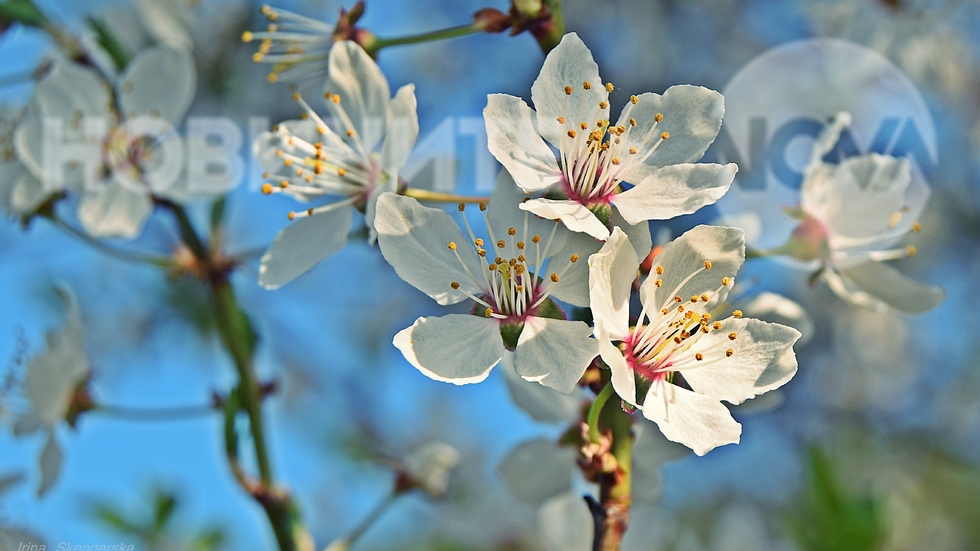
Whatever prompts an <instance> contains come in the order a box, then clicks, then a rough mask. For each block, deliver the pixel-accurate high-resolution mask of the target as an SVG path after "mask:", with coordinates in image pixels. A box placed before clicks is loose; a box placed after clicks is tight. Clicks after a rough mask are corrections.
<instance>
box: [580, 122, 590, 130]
mask: <svg viewBox="0 0 980 551" xmlns="http://www.w3.org/2000/svg"><path fill="white" fill-rule="evenodd" d="M578 126H579V128H581V129H582V130H588V129H589V125H588V123H585V122H580V123H578Z"/></svg>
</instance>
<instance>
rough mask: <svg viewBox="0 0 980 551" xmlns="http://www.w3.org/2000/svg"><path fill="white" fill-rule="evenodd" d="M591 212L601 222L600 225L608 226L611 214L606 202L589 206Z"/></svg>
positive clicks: (610, 208)
mask: <svg viewBox="0 0 980 551" xmlns="http://www.w3.org/2000/svg"><path fill="white" fill-rule="evenodd" d="M589 210H590V211H592V214H594V215H595V217H596V218H598V219H599V221H600V222H602V225H603V226H605V227H607V228H608V227H609V217H610V216H612V207H610V206H609V204H608V203H599V204H596V205H592V206H590V207H589Z"/></svg>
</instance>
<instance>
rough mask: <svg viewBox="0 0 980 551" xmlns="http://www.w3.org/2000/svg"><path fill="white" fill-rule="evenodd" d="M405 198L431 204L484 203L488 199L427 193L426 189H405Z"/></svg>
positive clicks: (436, 192) (437, 192) (434, 192)
mask: <svg viewBox="0 0 980 551" xmlns="http://www.w3.org/2000/svg"><path fill="white" fill-rule="evenodd" d="M405 196H406V197H414V198H415V199H418V200H419V201H431V202H433V203H471V204H476V203H486V202H487V201H489V197H470V196H467V195H455V194H453V193H443V192H441V191H429V190H427V189H418V188H413V187H410V188H406V189H405Z"/></svg>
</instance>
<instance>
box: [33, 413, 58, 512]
mask: <svg viewBox="0 0 980 551" xmlns="http://www.w3.org/2000/svg"><path fill="white" fill-rule="evenodd" d="M63 458H64V454H62V453H61V447H60V446H58V442H57V440H55V437H54V430H53V429H51V430H49V431H48V441H47V442H46V443H45V444H44V450H42V451H41V459H40V461H39V465H40V467H41V482H40V484H39V485H38V488H37V497H39V498H40V497H44V494H46V493H47V492H48V490H50V489H51V487H52V486H54V483H55V482H57V481H58V475H59V474H61V463H62V459H63Z"/></svg>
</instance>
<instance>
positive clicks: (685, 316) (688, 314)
mask: <svg viewBox="0 0 980 551" xmlns="http://www.w3.org/2000/svg"><path fill="white" fill-rule="evenodd" d="M693 317H694V312H692V311H690V310H688V311H687V312H684V319H691V318H693Z"/></svg>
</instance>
